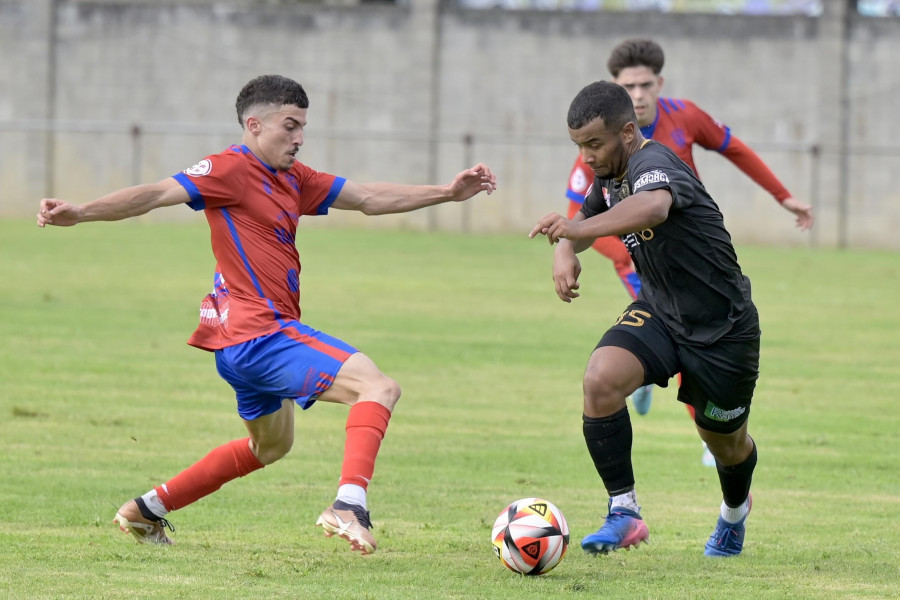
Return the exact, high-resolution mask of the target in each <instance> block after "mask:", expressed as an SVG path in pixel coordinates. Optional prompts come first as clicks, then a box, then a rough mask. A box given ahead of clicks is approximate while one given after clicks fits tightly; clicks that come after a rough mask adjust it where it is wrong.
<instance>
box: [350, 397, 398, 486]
mask: <svg viewBox="0 0 900 600" xmlns="http://www.w3.org/2000/svg"><path fill="white" fill-rule="evenodd" d="M390 419H391V411H389V410H388V409H387V408H386V407H385V406H383V405H381V404H378V403H377V402H357V403H356V404H354V405H353V406H351V407H350V413H349V414H348V415H347V427H346V429H347V441H346V442H345V443H344V464H343V465H342V466H341V482H340V485H344V484H345V483H352V484H354V485H358V486H361V487H362V488H363V489H366V488H368V487H369V481H371V479H372V474H373V473H374V472H375V457H376V456H377V455H378V449H379V448H380V447H381V440H382V439H384V432H385V431H387V426H388V421H389V420H390Z"/></svg>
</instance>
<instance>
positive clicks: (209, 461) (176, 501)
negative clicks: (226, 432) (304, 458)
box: [154, 438, 263, 510]
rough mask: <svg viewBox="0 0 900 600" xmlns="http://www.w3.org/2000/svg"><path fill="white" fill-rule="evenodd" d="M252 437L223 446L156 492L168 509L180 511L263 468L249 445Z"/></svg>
mask: <svg viewBox="0 0 900 600" xmlns="http://www.w3.org/2000/svg"><path fill="white" fill-rule="evenodd" d="M249 441H250V438H244V439H242V440H233V441H231V442H228V443H227V444H223V445H221V446H219V447H218V448H216V449H214V450H213V451H212V452H210V453H209V454H207V455H206V456H204V457H203V458H202V459H200V460H198V461H197V462H195V463H194V464H193V465H191V466H190V467H188V468H187V469H185V470H184V471H182V472H181V473H179V474H178V475H176V476H175V477H173V478H172V479H170V480H169V481H167V482H166V483H165V484H164V485H160V486H157V487H156V488H154V489H156V493H157V494H158V495H159V499H160V500H162V503H163V505H164V506H165V507H166V510H177V509H179V508H183V507H185V506H187V505H188V504H191V503H192V502H196V501H197V500H199V499H200V498H202V497H203V496H208V495H209V494H212V493H213V492H214V491H216V490H217V489H219V488H220V487H222V486H223V485H224V484H226V483H228V482H229V481H231V480H232V479H237V478H238V477H243V476H244V475H247V474H249V473H252V472H253V471H255V470H257V469H262V468H263V464H262V463H261V462H259V460H258V459H257V458H256V456H255V455H254V454H253V451H251V450H250V446H249V445H248V442H249Z"/></svg>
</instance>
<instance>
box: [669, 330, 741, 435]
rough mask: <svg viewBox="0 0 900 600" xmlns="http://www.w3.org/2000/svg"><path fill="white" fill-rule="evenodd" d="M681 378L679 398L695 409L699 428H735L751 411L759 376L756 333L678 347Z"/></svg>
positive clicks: (731, 430)
mask: <svg viewBox="0 0 900 600" xmlns="http://www.w3.org/2000/svg"><path fill="white" fill-rule="evenodd" d="M679 358H680V360H681V364H682V366H683V368H682V372H681V373H682V379H681V387H680V388H679V390H678V399H679V400H680V401H682V402H684V403H685V404H690V405H691V406H693V407H694V410H695V419H694V420H695V422H696V424H697V426H698V427H700V428H701V429H704V430H707V431H711V432H714V433H720V434H731V433H734V432H735V431H738V430H739V429H740V428H741V427H742V426H743V425H744V424H745V423H746V421H747V418H748V417H749V415H750V404H751V401H752V399H753V392H754V390H755V389H756V381H757V379H758V378H759V337H758V336H757V337H751V338H735V337H726V338H722V339H720V340H718V341H717V342H715V343H714V344H711V345H709V346H681V347H680V348H679Z"/></svg>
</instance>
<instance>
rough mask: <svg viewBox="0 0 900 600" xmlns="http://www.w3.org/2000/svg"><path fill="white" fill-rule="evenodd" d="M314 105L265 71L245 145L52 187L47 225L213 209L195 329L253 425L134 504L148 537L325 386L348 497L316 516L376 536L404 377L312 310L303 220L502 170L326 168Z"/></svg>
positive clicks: (274, 437) (129, 518)
mask: <svg viewBox="0 0 900 600" xmlns="http://www.w3.org/2000/svg"><path fill="white" fill-rule="evenodd" d="M308 106H309V100H308V98H307V96H306V92H305V91H304V90H303V87H302V86H300V84H298V83H297V82H295V81H293V80H291V79H288V78H285V77H281V76H278V75H264V76H260V77H257V78H255V79H253V80H252V81H250V82H249V83H247V84H246V85H245V86H244V88H243V89H242V90H241V92H240V94H239V95H238V98H237V103H236V108H237V116H238V121H239V122H240V124H241V127H242V128H243V138H242V144H241V145H236V146H232V147H231V148H228V149H227V150H226V151H224V152H222V153H220V154H215V155H212V156H208V157H207V158H205V159H203V160H202V161H200V162H199V163H198V164H197V165H195V166H193V167H191V168H189V169H186V170H185V171H183V172H182V173H178V174H177V175H175V176H173V177H170V178H167V179H164V180H163V181H160V182H158V183H155V184H147V185H139V186H135V187H130V188H125V189H122V190H119V191H116V192H112V193H111V194H108V195H106V196H104V197H102V198H99V199H97V200H94V201H92V202H88V203H86V204H83V205H72V204H69V203H67V202H63V201H61V200H57V199H44V200H42V201H41V206H40V212H39V213H38V216H37V222H38V225H39V226H41V227H43V226H45V225H60V226H68V225H75V224H77V223H83V222H86V221H117V220H120V219H127V218H129V217H134V216H137V215H141V214H144V213H147V212H149V211H151V210H153V209H156V208H160V207H164V206H173V205H177V204H187V205H188V206H190V207H191V208H193V209H194V210H203V211H204V212H205V214H206V218H207V221H208V222H209V227H210V232H211V240H212V250H213V254H214V255H215V258H216V261H217V265H216V272H215V277H214V283H213V291H212V292H211V293H210V294H209V295H208V296H206V298H204V300H203V302H202V304H201V308H200V324H199V326H198V327H197V330H196V331H195V332H194V334H193V335H192V336H191V338H190V340H189V342H188V343H189V344H191V345H193V346H196V347H198V348H202V349H204V350H209V351H211V352H214V353H215V360H216V367H217V368H218V371H219V374H220V375H221V376H222V377H223V378H224V379H225V380H226V381H228V383H230V384H231V386H232V387H233V388H234V390H235V393H236V396H237V402H238V414H239V415H240V416H241V418H242V419H243V420H244V424H245V425H246V427H247V431H248V432H249V434H250V435H249V437H247V438H243V439H238V440H234V441H231V442H229V443H227V444H224V445H222V446H219V447H218V448H215V449H214V450H212V451H211V452H210V453H209V454H208V455H207V456H206V457H204V458H202V459H201V460H199V461H198V462H196V463H194V464H193V465H192V466H190V467H188V468H187V469H185V470H184V471H182V472H181V473H180V474H178V475H176V476H175V477H174V478H172V479H170V480H169V481H167V482H166V483H164V484H162V485H159V486H156V487H154V488H153V489H151V490H150V491H149V492H147V493H146V494H144V495H143V496H140V497H138V498H135V499H134V500H129V501H128V502H126V503H125V504H123V505H122V507H121V508H120V509H119V511H118V512H117V513H116V517H115V522H116V523H118V525H119V527H120V528H121V529H122V530H123V531H127V532H129V533H131V534H132V535H133V536H134V537H135V538H136V539H137V540H138V541H139V542H142V543H157V544H167V543H171V540H170V538H169V537H168V536H167V535H166V532H165V527H166V526H168V527H169V528H171V525H169V523H168V521H167V520H166V518H165V517H166V515H167V514H168V513H169V512H170V511H173V510H176V509H179V508H182V507H184V506H187V505H188V504H191V503H192V502H195V501H197V500H199V499H200V498H202V497H204V496H206V495H208V494H210V493H212V492H214V491H216V490H218V489H219V488H220V487H221V486H222V485H223V484H225V483H227V482H228V481H231V480H232V479H235V478H237V477H243V476H244V475H247V474H249V473H251V472H252V471H255V470H257V469H261V468H262V467H263V466H265V465H268V464H271V463H273V462H275V461H277V460H278V459H280V458H282V457H283V456H284V455H286V454H287V453H288V451H289V450H290V449H291V446H292V445H293V441H294V406H293V405H294V403H295V402H296V403H297V404H298V405H300V406H301V407H302V408H304V409H306V408H309V407H310V406H311V405H312V404H313V403H314V402H315V401H316V400H323V401H327V402H337V403H341V404H346V405H348V406H349V407H350V411H349V414H348V416H347V423H346V432H347V437H346V442H345V447H344V461H343V465H342V467H341V478H340V484H339V487H338V492H337V497H336V499H335V502H334V503H333V504H332V505H331V506H330V507H328V508H327V509H325V511H324V512H322V514H321V516H320V517H319V519H318V520H317V522H316V524H317V525H319V526H321V527H322V528H323V529H324V530H325V534H326V535H328V536H329V537H330V536H332V535H339V536H340V537H342V538H344V539H346V540H348V541H349V542H350V544H351V547H352V549H353V550H359V551H361V552H362V553H364V554H369V553H372V552H374V551H375V549H376V541H375V538H374V537H373V536H372V533H371V531H370V529H371V521H370V518H369V513H368V510H367V497H366V493H367V488H368V484H369V481H370V480H371V478H372V474H373V472H374V469H375V458H376V455H377V454H378V450H379V448H380V446H381V441H382V439H383V437H384V434H385V431H386V429H387V425H388V421H389V419H390V417H391V411H392V410H393V408H394V405H395V404H396V402H397V400H398V399H399V398H400V387H399V385H398V384H397V382H396V381H394V380H393V379H391V378H389V377H387V376H386V375H384V374H383V373H382V372H381V371H380V370H379V369H378V367H377V366H376V365H375V363H374V362H373V361H372V360H371V359H370V358H369V357H367V356H366V355H365V354H363V353H362V352H359V351H358V350H356V349H355V348H354V347H352V346H350V345H349V344H347V343H345V342H343V341H341V340H339V339H336V338H334V337H331V336H329V335H327V334H325V333H323V332H321V331H317V330H315V329H313V328H311V327H309V326H308V325H306V324H304V323H302V322H301V321H300V304H299V302H300V282H299V273H300V259H299V255H298V252H297V248H296V247H295V245H294V239H295V236H296V233H297V225H298V221H299V219H300V217H301V216H304V215H324V214H326V213H327V212H328V209H329V208H337V209H344V210H357V211H360V212H363V213H365V214H367V215H378V214H387V213H399V212H407V211H412V210H416V209H419V208H422V207H425V206H431V205H434V204H439V203H441V202H450V201H463V200H467V199H469V198H471V197H472V196H474V195H476V194H478V193H479V192H482V191H486V192H487V193H488V194H490V193H491V192H492V191H494V189H496V179H495V177H494V175H493V173H492V172H491V171H490V169H488V167H486V166H485V165H482V164H479V165H476V166H475V167H473V168H471V169H467V170H465V171H462V172H461V173H459V174H458V175H457V176H456V177H455V178H454V179H453V181H452V182H451V183H450V184H448V185H400V184H394V183H370V184H356V183H353V182H351V181H349V180H347V179H344V178H343V177H336V176H334V175H328V174H326V173H319V172H316V171H314V170H313V169H311V168H309V167H307V166H306V165H303V164H301V163H299V162H297V161H296V160H295V158H294V157H295V155H296V154H297V151H298V150H299V149H300V146H301V145H302V144H303V128H304V126H305V125H306V112H307V108H308Z"/></svg>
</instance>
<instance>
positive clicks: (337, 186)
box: [316, 177, 347, 215]
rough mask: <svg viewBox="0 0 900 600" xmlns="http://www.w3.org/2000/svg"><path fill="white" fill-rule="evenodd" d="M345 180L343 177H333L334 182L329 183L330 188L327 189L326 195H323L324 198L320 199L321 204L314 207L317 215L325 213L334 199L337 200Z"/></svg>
mask: <svg viewBox="0 0 900 600" xmlns="http://www.w3.org/2000/svg"><path fill="white" fill-rule="evenodd" d="M346 182H347V180H346V179H345V178H343V177H335V178H334V182H332V184H331V189H330V190H328V195H327V196H325V200H323V201H322V204H320V205H319V207H318V208H317V209H316V214H317V215H327V214H328V209H329V208H331V205H332V204H334V201H335V200H337V197H338V195H339V194H340V193H341V190H342V189H344V183H346Z"/></svg>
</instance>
